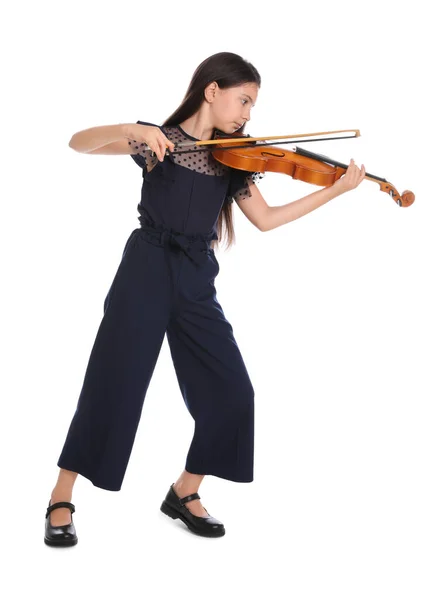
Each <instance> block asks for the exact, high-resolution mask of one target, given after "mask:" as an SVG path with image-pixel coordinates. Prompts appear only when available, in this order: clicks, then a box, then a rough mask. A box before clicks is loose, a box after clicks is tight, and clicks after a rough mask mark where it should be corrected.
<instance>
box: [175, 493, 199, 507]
mask: <svg viewBox="0 0 439 600" xmlns="http://www.w3.org/2000/svg"><path fill="white" fill-rule="evenodd" d="M191 500H200V496H199V495H198V492H195V493H194V494H189V496H185V497H184V498H179V502H180V504H181V506H183V504H186V502H190V501H191Z"/></svg>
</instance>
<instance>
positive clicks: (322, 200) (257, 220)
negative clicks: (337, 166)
mask: <svg viewBox="0 0 439 600" xmlns="http://www.w3.org/2000/svg"><path fill="white" fill-rule="evenodd" d="M337 183H338V182H337V181H336V182H335V183H334V184H333V185H331V186H329V187H326V188H323V189H321V190H318V191H316V192H312V194H309V195H308V196H304V197H303V198H299V200H293V202H289V203H288V204H283V205H282V206H269V205H268V204H267V203H266V201H265V199H264V198H263V196H262V194H261V192H260V191H259V188H258V186H257V185H256V184H255V183H252V184H250V185H249V189H250V192H251V197H248V198H243V199H242V200H236V204H237V205H238V206H239V208H240V209H241V210H242V212H243V213H244V214H245V216H246V217H247V219H248V220H249V221H250V222H251V223H253V225H255V227H257V228H258V229H259V230H260V231H270V229H275V228H276V227H280V225H285V223H289V222H290V221H294V220H295V219H298V218H299V217H303V215H306V214H308V213H309V212H311V211H312V210H315V209H316V208H318V207H319V206H322V205H323V204H326V202H328V201H329V200H332V198H335V197H336V196H339V195H340V194H343V190H342V189H341V187H339V186H338V185H337Z"/></svg>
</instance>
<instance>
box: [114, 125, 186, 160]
mask: <svg viewBox="0 0 439 600" xmlns="http://www.w3.org/2000/svg"><path fill="white" fill-rule="evenodd" d="M125 131H126V135H125V137H127V138H128V139H130V140H133V141H135V142H137V143H138V144H142V143H145V144H147V145H148V146H149V148H151V150H152V151H153V152H155V154H156V155H157V158H158V159H159V160H160V161H162V162H163V160H164V158H165V153H166V148H169V149H170V150H171V152H172V151H173V150H174V146H175V144H174V143H173V142H171V140H169V139H168V138H167V137H166V136H165V134H164V133H163V132H162V130H161V129H160V127H157V126H155V125H141V124H139V123H127V125H126V128H125Z"/></svg>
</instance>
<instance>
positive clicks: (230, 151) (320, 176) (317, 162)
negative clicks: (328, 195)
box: [212, 130, 415, 207]
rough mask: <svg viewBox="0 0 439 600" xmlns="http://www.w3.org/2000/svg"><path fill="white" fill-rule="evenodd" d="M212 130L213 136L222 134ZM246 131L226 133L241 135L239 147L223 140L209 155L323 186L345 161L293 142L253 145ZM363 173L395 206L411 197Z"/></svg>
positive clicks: (236, 166)
mask: <svg viewBox="0 0 439 600" xmlns="http://www.w3.org/2000/svg"><path fill="white" fill-rule="evenodd" d="M225 135H226V134H223V133H222V132H220V131H218V130H216V131H215V138H216V139H218V138H221V136H225ZM248 137H250V136H249V135H242V134H236V133H234V134H227V138H229V139H230V138H242V140H243V141H242V143H240V144H239V146H240V147H233V146H227V144H226V143H225V144H221V143H219V144H216V145H215V149H213V150H212V155H213V157H214V158H215V159H216V160H218V162H220V163H221V164H223V165H226V166H229V167H232V168H234V169H242V170H244V171H252V172H259V173H265V172H266V171H272V172H275V173H283V174H285V175H289V176H290V177H292V178H293V179H298V180H300V181H304V182H306V183H311V184H314V185H319V186H323V187H327V186H331V185H333V183H334V182H335V181H337V179H340V177H342V176H343V175H344V174H345V173H346V171H347V169H348V165H345V164H343V163H340V162H338V161H336V160H333V159H331V158H329V157H327V156H324V155H321V154H315V153H313V152H309V151H308V150H304V149H303V148H299V147H298V146H296V148H295V150H294V151H293V150H285V149H283V148H276V147H275V146H268V145H262V144H260V145H258V146H256V145H255V142H246V141H245V139H246V138H248ZM365 177H366V178H367V179H370V180H372V181H375V182H376V183H378V184H379V186H380V190H381V191H383V192H386V193H388V194H389V195H390V196H391V198H393V200H395V202H396V203H397V204H398V205H399V206H404V207H405V206H410V205H411V204H413V202H414V200H415V195H414V194H413V192H410V191H408V190H405V191H404V192H403V193H402V195H400V194H399V193H398V191H397V190H396V188H395V187H394V186H393V185H392V184H391V183H389V182H388V181H386V179H383V178H382V177H377V176H375V175H371V174H370V173H366V175H365Z"/></svg>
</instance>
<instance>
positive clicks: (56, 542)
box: [44, 537, 78, 546]
mask: <svg viewBox="0 0 439 600" xmlns="http://www.w3.org/2000/svg"><path fill="white" fill-rule="evenodd" d="M44 543H45V544H47V545H48V546H74V545H75V544H77V543H78V538H76V539H73V540H49V539H47V538H46V537H45V538H44Z"/></svg>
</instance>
